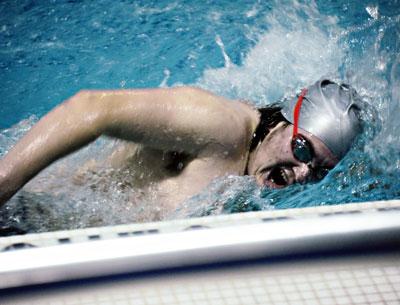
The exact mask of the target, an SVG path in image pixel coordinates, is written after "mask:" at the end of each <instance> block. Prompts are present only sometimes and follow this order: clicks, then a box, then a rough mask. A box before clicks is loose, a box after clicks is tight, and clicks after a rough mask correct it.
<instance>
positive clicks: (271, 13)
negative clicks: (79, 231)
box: [0, 1, 400, 231]
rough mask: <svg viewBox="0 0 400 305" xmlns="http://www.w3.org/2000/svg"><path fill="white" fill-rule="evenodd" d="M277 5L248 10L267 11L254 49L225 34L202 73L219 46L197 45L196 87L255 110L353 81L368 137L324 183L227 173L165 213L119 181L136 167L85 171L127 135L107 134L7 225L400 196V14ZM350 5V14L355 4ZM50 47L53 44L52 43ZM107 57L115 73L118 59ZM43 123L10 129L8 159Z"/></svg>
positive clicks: (89, 222) (26, 199)
mask: <svg viewBox="0 0 400 305" xmlns="http://www.w3.org/2000/svg"><path fill="white" fill-rule="evenodd" d="M270 5H271V6H272V10H267V11H266V10H265V9H264V10H262V9H261V8H262V5H261V4H260V3H259V2H256V3H255V4H254V5H251V6H249V7H248V9H247V10H245V11H244V12H243V16H245V17H246V18H253V17H254V16H257V17H259V16H260V15H262V19H261V20H262V23H259V22H258V23H257V22H256V23H254V24H250V23H249V24H245V25H244V26H243V27H245V28H246V31H245V32H246V33H247V37H246V39H247V40H246V43H245V45H246V46H247V45H249V47H248V48H247V49H246V50H247V51H246V52H245V53H244V54H243V57H242V58H241V59H240V60H238V59H237V57H238V55H237V54H234V55H233V54H232V46H231V44H230V42H231V39H232V36H227V34H226V33H225V32H218V31H216V32H215V33H214V37H213V39H212V41H210V42H209V43H210V45H214V46H215V47H216V48H217V50H219V52H220V55H221V58H222V61H223V63H224V65H223V66H221V65H220V66H218V67H214V66H208V68H206V69H203V70H202V71H201V73H199V71H198V69H199V67H200V66H201V67H203V66H204V64H202V63H201V56H200V54H201V52H200V51H199V49H202V48H210V46H209V45H204V44H203V43H198V44H194V45H193V46H191V47H190V48H191V49H190V50H188V55H184V56H188V58H189V62H190V63H191V65H192V66H190V69H192V70H193V71H194V72H193V74H194V75H197V74H199V75H201V76H200V77H199V78H198V79H197V81H194V84H195V85H198V86H201V87H203V88H206V89H209V90H211V91H213V92H216V93H218V94H221V95H224V96H227V97H231V98H240V99H246V100H248V101H251V102H252V103H254V105H256V106H263V105H266V104H270V103H273V102H275V101H276V100H279V99H282V98H283V97H285V96H288V95H292V94H293V93H294V92H297V91H298V90H299V89H300V88H302V87H304V86H307V85H309V84H311V83H313V82H314V81H316V80H317V79H319V78H320V77H323V76H327V77H330V78H334V79H342V80H344V81H346V82H349V83H350V84H352V85H353V86H354V87H355V88H356V89H357V91H358V92H359V93H360V94H361V95H362V96H363V98H364V99H365V101H366V102H367V103H368V104H369V105H371V106H373V107H369V108H368V111H367V112H366V114H365V118H366V120H367V122H368V123H367V126H366V129H365V132H364V134H363V136H362V138H361V139H360V141H359V143H358V144H357V145H356V147H355V148H354V149H353V150H351V151H350V153H349V154H348V155H347V156H346V157H345V159H344V160H342V161H341V163H340V164H339V166H338V167H336V168H335V169H334V170H333V171H331V173H330V174H329V175H328V176H327V177H326V178H325V179H324V180H323V181H321V182H320V183H317V184H308V185H293V186H291V187H289V188H287V189H284V190H267V189H260V188H259V187H257V186H256V184H255V182H254V180H253V179H252V178H251V177H234V176H229V177H221V178H219V179H216V180H215V181H213V182H212V183H211V185H210V186H209V187H207V188H206V189H205V190H204V191H203V192H201V193H200V194H198V195H196V196H194V197H193V198H191V199H189V200H188V201H187V202H185V203H184V204H182V206H181V207H179V208H178V209H177V211H175V212H174V213H172V214H166V213H164V212H163V211H162V210H161V209H160V210H157V204H156V203H157V200H156V198H152V197H151V194H150V196H147V197H144V196H143V195H142V194H141V193H140V192H139V191H136V190H135V189H134V188H133V187H132V186H131V185H129V183H128V181H126V183H125V182H123V183H122V184H121V179H115V180H113V179H112V178H113V177H116V176H118V177H120V176H127V177H129V175H130V174H131V173H125V172H115V171H113V170H111V169H110V168H107V167H104V168H102V169H100V170H99V171H96V173H95V174H93V175H91V176H90V177H87V176H85V174H82V175H79V168H80V167H85V168H89V169H90V166H91V162H93V161H94V162H95V161H100V162H101V161H102V160H104V159H105V158H106V156H107V155H108V154H109V153H110V152H111V151H112V150H113V149H114V148H115V147H116V146H117V145H118V141H114V140H110V139H100V140H98V141H96V142H95V143H94V144H92V145H90V146H89V147H87V148H85V149H84V150H82V151H80V152H79V153H76V154H74V155H72V156H69V157H67V158H65V159H63V160H61V161H59V162H57V163H56V164H54V165H53V166H51V167H50V168H48V169H47V170H45V171H44V172H42V173H41V174H40V175H39V176H38V177H36V178H35V179H34V180H33V181H32V182H30V183H29V184H28V185H27V186H26V187H25V188H24V190H22V191H21V192H20V193H19V195H17V196H15V197H14V198H13V199H12V200H11V201H10V202H9V203H8V204H7V205H6V206H5V207H3V208H2V209H1V213H0V224H1V223H3V224H8V225H17V226H20V227H22V228H23V229H26V230H28V231H49V230H56V229H67V228H80V227H89V226H97V225H113V224H119V223H128V222H132V221H144V220H146V217H147V216H146V215H148V214H151V213H152V214H154V213H158V215H159V216H158V218H159V219H164V218H179V217H191V216H203V215H212V214H220V213H232V212H240V211H254V210H262V209H274V208H289V207H302V206H312V205H321V204H334V203H343V202H357V201H365V200H380V199H393V198H399V197H400V183H399V181H398V179H397V177H398V176H400V155H399V151H400V140H399V136H398V132H397V131H398V130H399V128H400V122H399V120H398V119H397V114H398V113H399V110H400V56H399V55H398V54H399V53H400V45H399V44H400V42H399V39H398V37H399V36H400V26H399V24H400V21H399V15H398V14H397V15H390V16H389V15H388V13H387V12H386V13H385V12H381V7H380V6H379V5H369V6H365V7H363V10H362V11H363V12H364V13H365V15H366V17H365V18H364V19H362V22H354V24H350V25H349V24H347V23H348V22H349V21H348V20H343V19H341V18H339V17H337V16H335V14H333V13H332V12H321V11H320V6H321V4H319V5H317V4H316V3H315V2H309V1H307V4H304V3H303V2H302V1H290V2H285V3H281V2H279V1H275V2H272V3H271V4H270ZM181 8H182V4H181V3H180V2H179V1H175V2H173V3H172V4H170V5H167V6H165V7H163V6H160V7H154V8H152V7H149V6H146V5H143V6H140V5H136V6H134V12H133V13H132V14H134V15H135V16H141V15H146V14H154V15H157V14H164V13H168V14H169V13H172V12H174V11H175V10H177V9H181ZM344 8H346V9H348V10H350V8H348V6H344ZM344 8H343V9H344ZM207 16H208V22H215V23H220V22H221V20H222V19H223V17H224V12H223V11H220V10H216V9H215V10H211V11H210V12H209V14H208V15H207ZM245 20H247V19H245ZM257 20H259V19H257ZM93 22H94V21H93ZM179 31H184V29H182V28H180V30H179ZM207 31H210V29H209V28H207ZM177 32H178V29H177ZM224 33H225V34H224ZM228 33H229V32H228ZM143 35H144V34H143ZM228 45H229V47H228ZM51 47H54V46H48V48H51ZM160 52H161V51H160ZM160 52H158V53H160ZM210 53H213V51H212V50H211V49H210ZM239 53H240V52H239ZM234 57H235V58H234ZM134 59H136V58H134ZM134 59H130V61H133V60H134ZM174 60H176V61H177V62H178V59H175V58H174ZM213 60H214V59H213ZM101 62H102V60H99V61H98V63H101ZM105 62H106V63H107V64H109V67H110V69H112V65H113V64H112V63H111V62H109V61H108V60H105ZM214 62H215V60H214ZM107 67H108V66H107ZM107 67H105V68H102V69H101V73H103V72H104V71H103V70H104V69H108V68H107ZM70 68H71V69H72V68H73V67H72V66H71V65H70ZM185 69H186V67H185ZM185 71H186V70H185ZM156 72H157V75H159V76H161V78H160V79H159V81H158V84H159V86H160V87H168V86H169V85H177V84H178V83H179V84H182V83H185V82H184V81H182V80H178V81H176V76H175V74H176V70H175V68H174V67H172V68H170V67H168V68H166V67H165V66H163V65H161V64H160V65H158V70H157V71H156ZM99 73H100V72H99ZM152 73H154V72H152ZM186 73H187V72H186ZM97 76H99V75H97ZM191 77H192V76H191ZM191 77H189V78H188V79H191ZM152 81H153V80H151V81H148V83H150V84H151V83H152ZM186 83H189V84H193V83H190V81H188V82H186ZM127 84H129V79H127V81H125V79H124V80H123V81H122V82H121V83H120V87H125V86H127ZM35 121H37V118H36V117H31V118H29V119H27V120H23V121H21V122H19V123H18V124H17V125H15V126H13V127H11V128H9V129H7V130H2V131H1V132H0V156H1V155H4V154H5V153H6V152H7V150H8V149H9V148H10V147H11V146H12V145H13V144H14V143H15V142H16V141H17V140H18V139H19V138H20V137H21V136H22V135H23V134H24V133H25V132H26V131H27V130H28V129H29V128H30V127H31V126H32V125H33V123H34V122H35ZM77 172H78V174H77ZM71 177H72V178H71ZM110 177H111V179H110ZM85 179H86V180H85ZM81 180H85V183H81ZM105 180H107V183H105V182H104V181H105ZM115 181H119V182H115ZM127 188H129V190H130V192H127V191H126V190H127ZM50 194H51V195H50ZM127 202H130V203H129V204H127ZM132 202H134V203H132ZM140 215H142V216H140ZM147 219H148V218H147Z"/></svg>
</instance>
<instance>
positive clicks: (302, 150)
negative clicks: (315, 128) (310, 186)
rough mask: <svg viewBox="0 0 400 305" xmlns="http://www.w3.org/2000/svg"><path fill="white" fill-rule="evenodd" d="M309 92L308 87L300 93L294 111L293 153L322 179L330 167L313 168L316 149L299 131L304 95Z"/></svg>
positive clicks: (318, 178) (314, 174) (317, 177)
mask: <svg viewBox="0 0 400 305" xmlns="http://www.w3.org/2000/svg"><path fill="white" fill-rule="evenodd" d="M306 94H307V89H303V90H302V91H301V93H300V96H299V99H298V100H297V103H296V106H295V108H294V113H293V119H294V120H293V123H294V124H293V135H292V141H291V147H292V153H293V156H294V157H295V159H296V160H297V161H300V162H302V163H305V164H307V165H308V167H309V168H310V169H311V170H312V173H313V175H312V176H313V178H314V179H317V180H321V179H322V178H324V177H325V176H326V175H327V174H328V172H329V169H327V168H322V167H321V168H320V167H319V168H313V167H311V162H312V160H313V158H314V156H315V153H314V150H313V148H312V145H311V143H310V142H309V141H308V140H307V139H306V138H305V137H304V136H303V135H301V134H300V133H299V132H298V126H299V117H300V108H301V104H302V103H303V99H304V96H305V95H306Z"/></svg>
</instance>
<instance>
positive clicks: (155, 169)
mask: <svg viewBox="0 0 400 305" xmlns="http://www.w3.org/2000/svg"><path fill="white" fill-rule="evenodd" d="M108 163H109V165H110V166H112V167H113V168H115V169H116V170H118V171H121V172H124V173H129V184H131V185H133V186H134V188H135V189H137V188H140V189H141V191H142V192H143V195H144V196H143V198H132V200H133V201H135V200H145V201H149V202H154V204H156V205H157V208H156V211H157V212H156V213H155V215H153V216H151V217H154V218H155V219H152V220H157V218H158V216H157V214H158V213H160V214H165V213H168V212H169V211H173V210H175V209H176V208H177V207H178V206H179V204H180V203H182V202H183V201H184V200H186V199H188V198H190V197H191V196H193V195H195V194H197V193H199V192H200V191H201V190H202V189H204V188H205V187H206V186H207V185H208V184H209V183H210V182H211V181H212V180H213V179H215V178H217V177H220V176H223V175H227V174H234V175H242V174H243V173H244V168H245V165H246V160H245V158H243V160H242V161H239V162H237V160H234V161H233V160H230V159H229V157H227V158H226V159H225V160H217V159H213V158H210V157H193V156H189V155H186V154H183V153H177V152H163V151H161V150H157V149H153V148H149V147H144V146H141V145H137V144H133V143H125V144H124V145H121V146H120V147H119V148H118V149H117V150H116V151H115V152H114V153H113V154H112V155H111V156H110V158H109V159H108ZM121 178H122V177H121ZM127 178H128V177H127V176H126V175H125V176H124V177H123V180H124V181H125V183H126V181H128V180H127ZM148 216H149V215H148ZM160 218H161V217H160Z"/></svg>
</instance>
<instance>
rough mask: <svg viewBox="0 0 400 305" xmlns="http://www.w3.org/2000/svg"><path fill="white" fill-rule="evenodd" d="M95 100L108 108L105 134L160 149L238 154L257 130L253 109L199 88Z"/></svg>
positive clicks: (118, 94)
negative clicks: (246, 109)
mask: <svg viewBox="0 0 400 305" xmlns="http://www.w3.org/2000/svg"><path fill="white" fill-rule="evenodd" d="M93 98H95V99H96V100H97V102H99V103H100V107H104V108H105V109H106V115H105V116H104V122H103V126H104V133H105V134H108V135H111V136H115V137H119V138H123V139H127V140H132V141H134V142H138V143H143V144H145V145H148V146H152V147H155V148H159V149H165V150H178V151H186V152H188V153H192V154H196V153H199V152H200V151H203V152H204V151H206V150H208V151H210V152H215V151H224V152H225V153H233V152H234V151H238V148H240V147H241V146H243V147H245V146H246V145H247V144H246V143H247V142H248V140H249V139H248V135H249V134H250V133H249V132H250V130H251V129H252V128H253V126H251V124H252V120H251V119H250V115H249V113H248V111H244V109H245V108H246V107H247V106H245V105H244V104H241V103H239V102H235V101H230V100H227V99H225V98H223V97H219V96H216V95H214V94H212V93H210V92H208V91H205V90H202V89H198V88H193V87H178V88H170V89H165V88H160V89H143V90H121V91H108V92H107V91H101V92H100V91H99V92H97V93H95V94H94V97H93ZM239 146H240V147H239Z"/></svg>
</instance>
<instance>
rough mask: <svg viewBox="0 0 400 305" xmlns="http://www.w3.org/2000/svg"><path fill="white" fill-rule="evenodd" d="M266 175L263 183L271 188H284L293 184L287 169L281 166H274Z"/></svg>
mask: <svg viewBox="0 0 400 305" xmlns="http://www.w3.org/2000/svg"><path fill="white" fill-rule="evenodd" d="M266 177H267V178H266V179H265V180H264V183H263V184H264V185H265V186H267V187H270V188H275V189H278V188H284V187H286V186H288V185H290V184H292V182H291V179H290V177H289V175H288V173H287V170H286V169H285V168H284V167H281V166H275V167H273V168H272V169H271V170H270V171H269V173H267V175H266Z"/></svg>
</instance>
